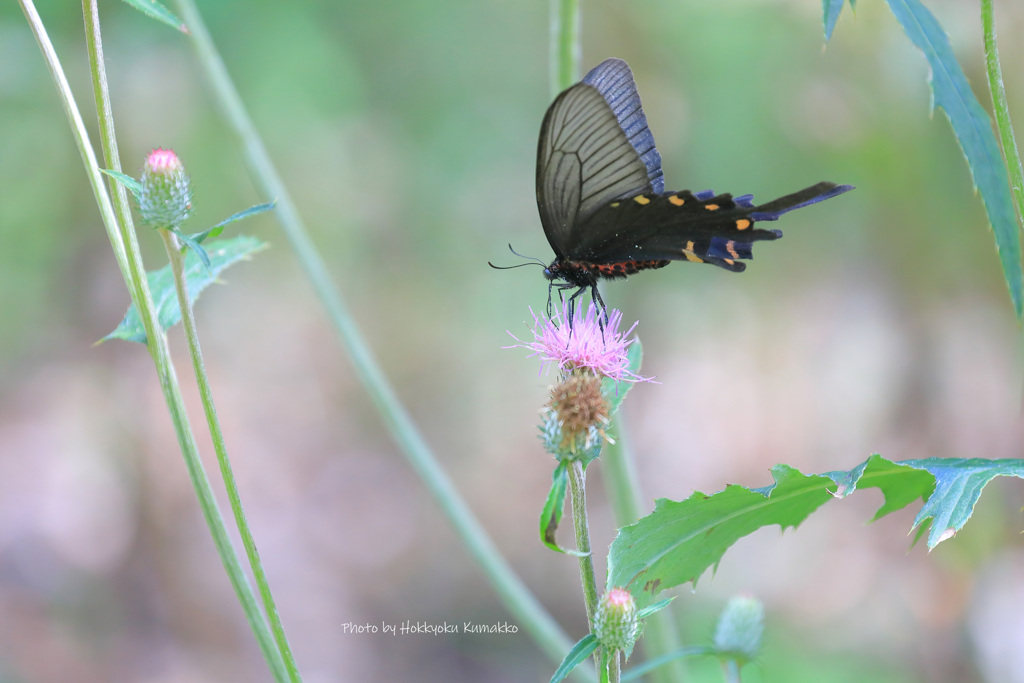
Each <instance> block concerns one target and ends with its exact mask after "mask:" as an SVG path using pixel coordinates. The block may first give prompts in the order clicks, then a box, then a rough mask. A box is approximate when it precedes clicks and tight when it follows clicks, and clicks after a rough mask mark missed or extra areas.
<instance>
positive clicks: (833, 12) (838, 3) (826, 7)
mask: <svg viewBox="0 0 1024 683" xmlns="http://www.w3.org/2000/svg"><path fill="white" fill-rule="evenodd" d="M845 2H846V0H821V9H822V13H823V14H824V17H823V20H824V24H825V40H830V39H831V38H832V31H834V30H835V28H836V22H838V21H839V13H840V12H842V10H843V4H844V3H845ZM853 6H854V5H853V0H850V7H851V8H852V7H853Z"/></svg>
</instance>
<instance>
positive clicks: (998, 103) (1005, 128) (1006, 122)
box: [981, 0, 1024, 221]
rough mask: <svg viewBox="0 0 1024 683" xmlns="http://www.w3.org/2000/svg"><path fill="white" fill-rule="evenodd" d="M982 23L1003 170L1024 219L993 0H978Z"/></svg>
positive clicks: (1023, 176)
mask: <svg viewBox="0 0 1024 683" xmlns="http://www.w3.org/2000/svg"><path fill="white" fill-rule="evenodd" d="M981 25H982V29H983V30H984V33H985V66H986V69H987V72H988V87H989V90H990V91H991V92H992V109H993V111H995V114H996V128H997V129H998V130H999V138H1000V141H1001V142H1002V145H1003V156H1004V157H1005V158H1006V170H1007V172H1008V173H1009V175H1010V186H1011V189H1012V190H1013V197H1014V199H1015V200H1016V202H1017V218H1018V220H1021V221H1024V168H1022V167H1021V161H1020V152H1019V151H1018V149H1017V141H1016V139H1015V137H1014V135H1013V124H1012V122H1011V121H1010V107H1009V105H1008V104H1007V102H1006V88H1005V87H1004V86H1003V70H1002V67H1001V66H1000V65H999V49H998V48H997V47H996V25H995V17H994V12H993V10H992V0H981Z"/></svg>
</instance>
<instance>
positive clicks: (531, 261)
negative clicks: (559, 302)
mask: <svg viewBox="0 0 1024 683" xmlns="http://www.w3.org/2000/svg"><path fill="white" fill-rule="evenodd" d="M508 250H509V251H511V252H512V253H513V254H515V255H516V256H518V257H519V258H524V259H526V263H517V264H516V265H514V266H496V265H494V264H493V263H491V262H490V261H488V262H487V265H489V266H490V267H491V268H494V269H495V270H511V269H512V268H520V267H522V266H544V267H545V268H547V265H548V264H546V263H544V262H543V261H541V260H540V259H539V258H537V257H536V256H524V255H523V254H520V253H519V252H518V251H516V250H515V249H513V248H512V245H511V244H510V245H508ZM549 294H550V292H549ZM549 299H550V297H549Z"/></svg>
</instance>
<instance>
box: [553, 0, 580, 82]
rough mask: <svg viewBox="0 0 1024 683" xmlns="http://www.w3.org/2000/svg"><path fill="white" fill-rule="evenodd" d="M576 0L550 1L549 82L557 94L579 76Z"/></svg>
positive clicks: (578, 0) (578, 28) (577, 4)
mask: <svg viewBox="0 0 1024 683" xmlns="http://www.w3.org/2000/svg"><path fill="white" fill-rule="evenodd" d="M581 16H582V12H581V11H580V0H551V85H552V88H553V90H554V92H553V94H555V95H557V94H558V93H560V92H562V91H563V90H565V89H566V88H568V87H569V86H570V85H572V84H573V83H575V82H576V81H578V80H579V78H580V25H581V23H582V20H581Z"/></svg>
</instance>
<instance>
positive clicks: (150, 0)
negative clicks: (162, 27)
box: [124, 0, 188, 33]
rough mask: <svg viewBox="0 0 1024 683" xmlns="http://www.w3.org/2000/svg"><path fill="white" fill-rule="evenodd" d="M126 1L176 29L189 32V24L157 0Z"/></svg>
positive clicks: (125, 0)
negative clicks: (186, 24)
mask: <svg viewBox="0 0 1024 683" xmlns="http://www.w3.org/2000/svg"><path fill="white" fill-rule="evenodd" d="M124 2H125V3H126V4H128V5H131V6H132V7H134V8H135V9H137V10H139V11H140V12H142V13H143V14H145V15H146V16H147V17H150V18H152V19H156V20H157V21H160V22H163V23H165V24H167V25H168V26H170V27H171V28H173V29H174V30H176V31H181V32H182V33H188V26H185V22H183V21H182V20H181V19H179V18H178V17H176V16H175V15H174V12H172V11H171V10H169V9H167V8H166V7H164V6H163V5H161V4H160V3H159V2H157V1H156V0H124Z"/></svg>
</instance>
